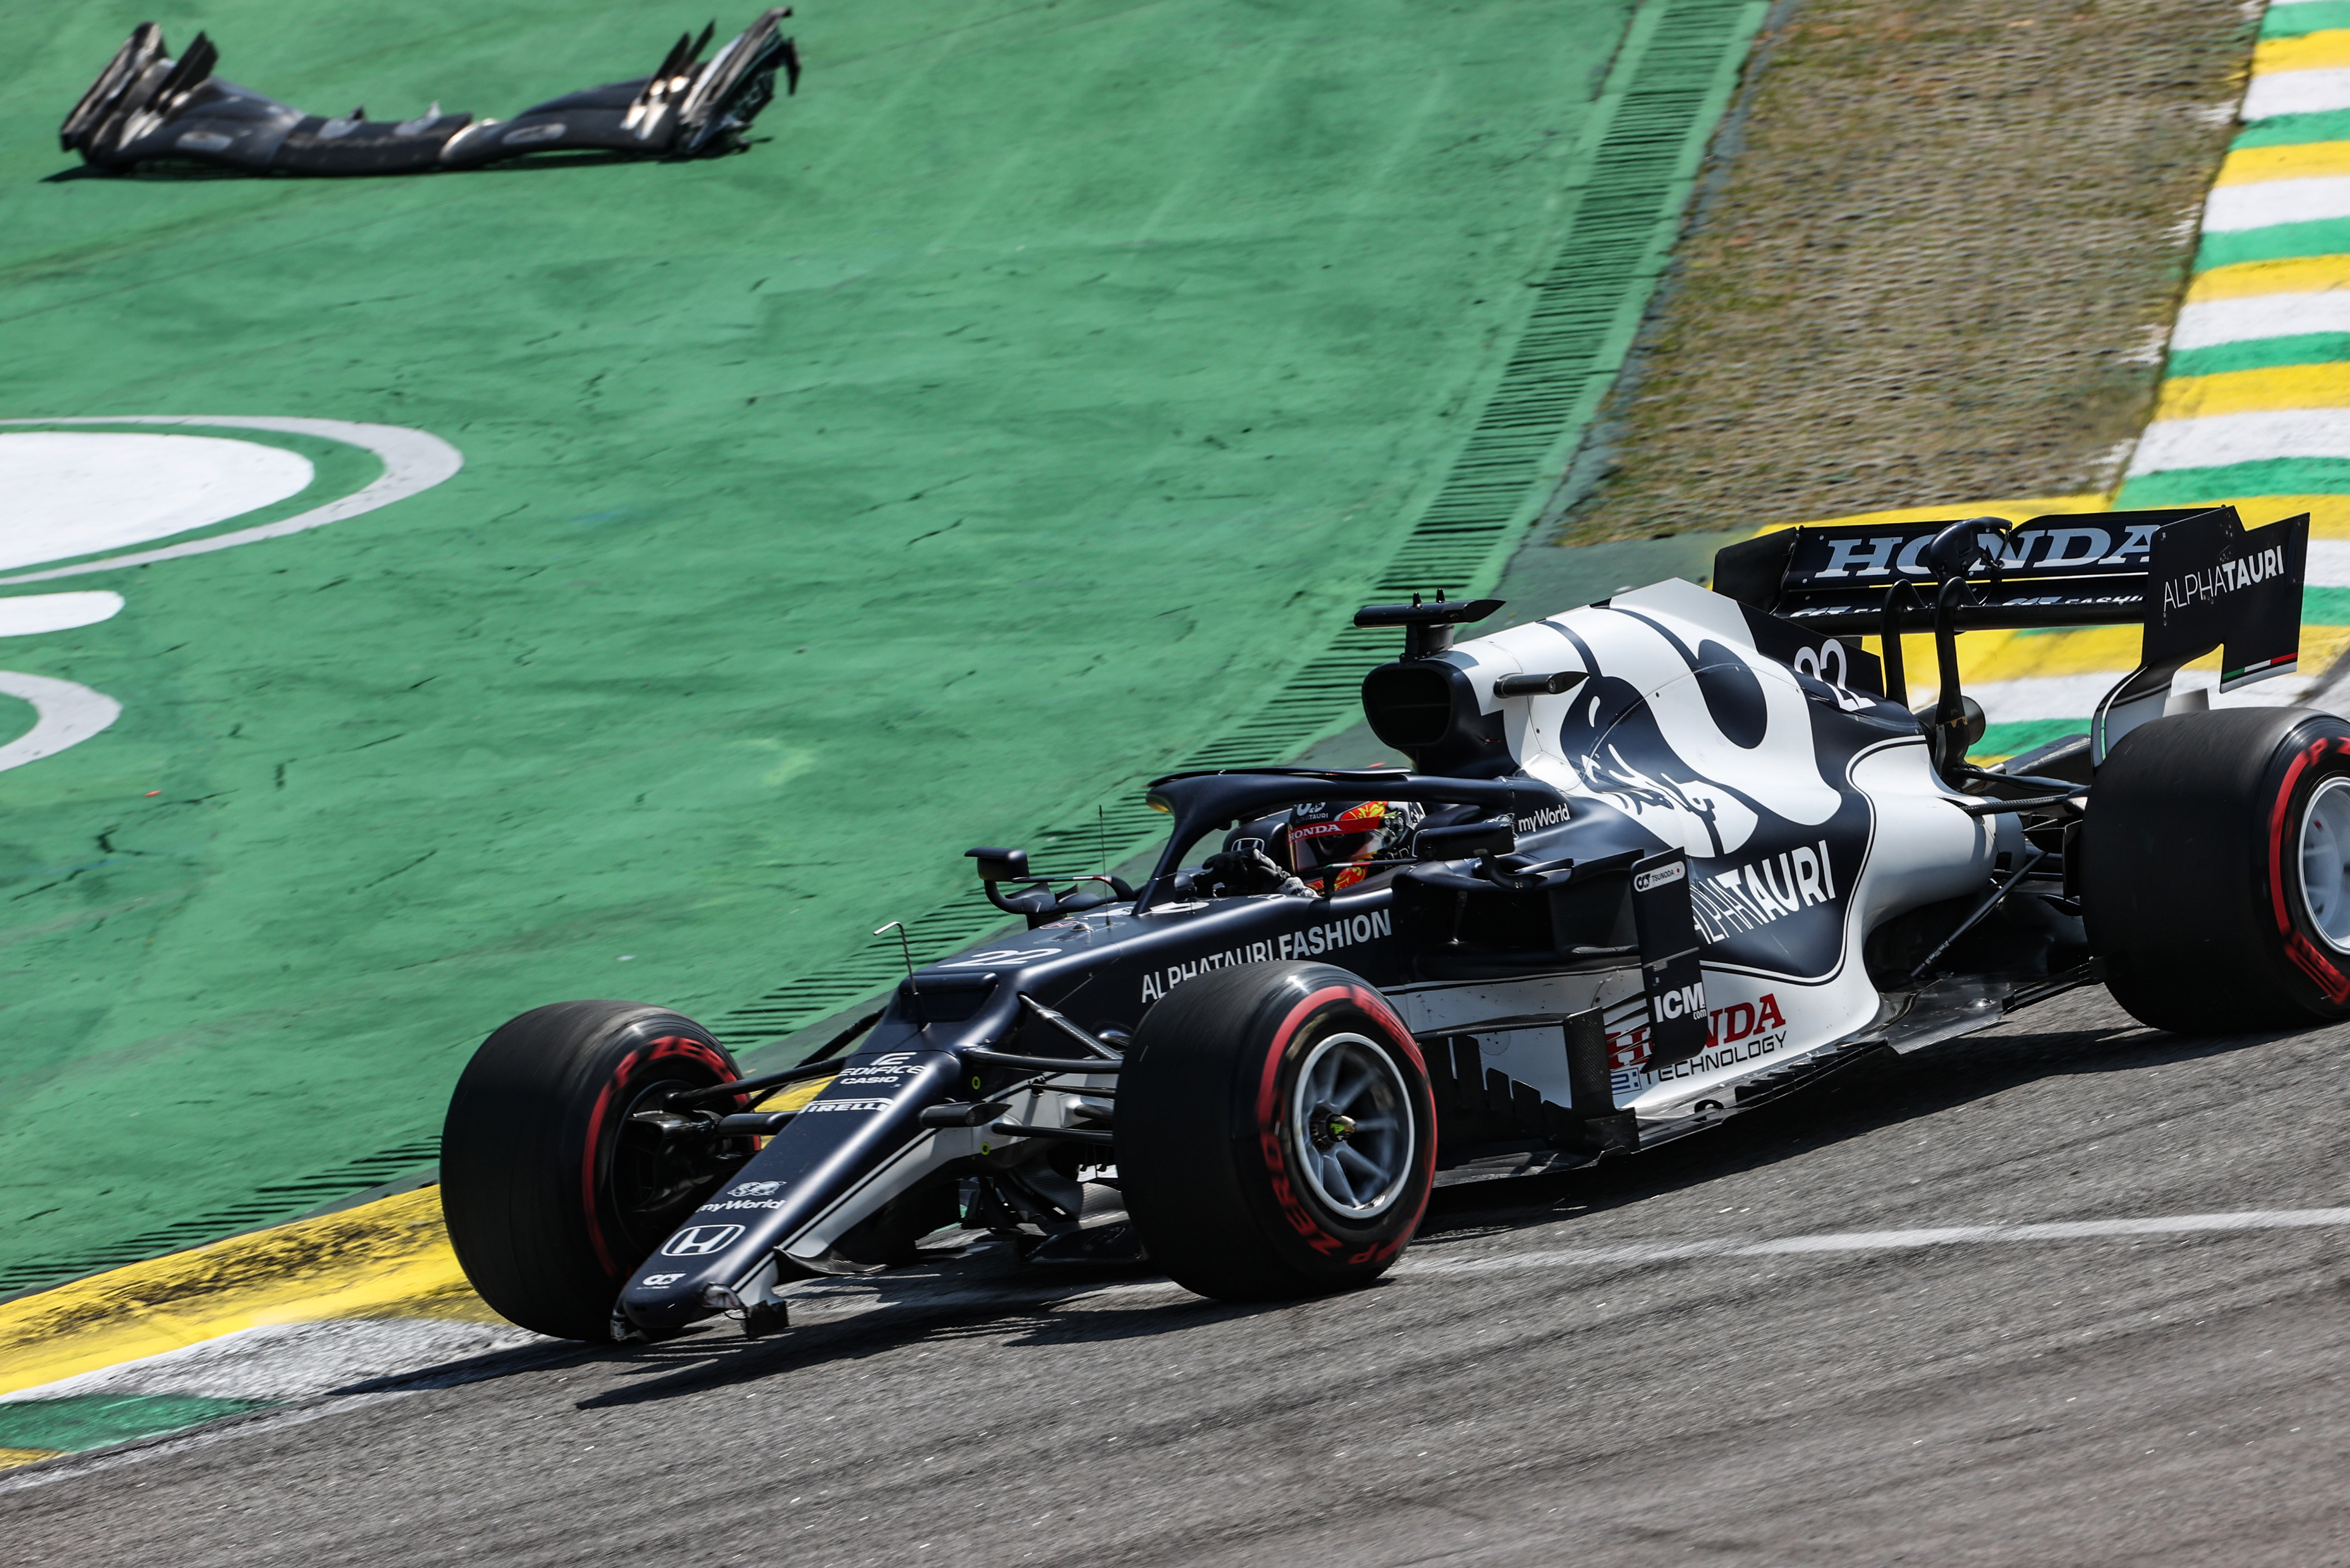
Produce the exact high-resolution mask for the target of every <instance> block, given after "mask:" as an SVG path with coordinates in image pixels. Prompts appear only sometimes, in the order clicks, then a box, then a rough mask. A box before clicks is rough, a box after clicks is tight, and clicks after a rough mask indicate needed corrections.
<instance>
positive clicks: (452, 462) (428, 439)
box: [0, 414, 465, 587]
mask: <svg viewBox="0 0 2350 1568" xmlns="http://www.w3.org/2000/svg"><path fill="white" fill-rule="evenodd" d="M130 424H139V425H181V426H197V427H210V428H213V429H219V430H252V431H282V432H284V433H285V434H287V435H309V436H319V437H323V438H324V439H326V440H328V441H345V442H348V443H349V444H350V445H352V446H357V447H360V448H363V449H365V450H366V451H369V452H373V453H375V455H376V456H377V457H379V458H380V459H381V460H382V462H383V472H382V474H381V475H380V477H379V478H378V479H377V480H376V482H375V483H372V484H369V485H368V486H367V487H366V488H364V489H361V490H358V491H354V492H353V493H350V494H348V495H344V496H338V497H337V498H336V499H335V500H332V501H329V502H328V503H327V504H325V505H323V506H314V507H312V508H311V509H310V510H309V511H307V512H303V513H298V514H296V515H294V516H292V517H287V518H283V519H281V520H280V521H278V522H276V523H265V524H260V525H259V526H256V527H252V528H239V529H237V530H235V531H234V532H233V533H228V534H215V535H213V536H212V537H210V538H208V539H194V540H191V541H190V542H188V543H187V544H184V545H166V546H165V547H163V548H161V549H157V550H142V551H140V552H138V553H137V554H134V555H128V556H108V557H107V558H106V559H104V560H102V561H85V562H83V563H81V564H80V565H79V566H57V567H53V568H51V569H50V570H48V571H46V572H26V573H22V574H20V575H18V576H13V577H0V587H5V586H6V585H8V584H11V583H38V582H46V581H47V580H48V579H50V578H52V577H70V576H79V575H81V574H82V573H85V572H109V571H113V570H114V569H115V568H117V567H120V566H148V565H151V564H152V563H154V562H156V561H175V560H178V559H180V558H181V557H182V556H203V555H209V554H210V553H211V552H213V551H214V550H226V549H230V548H233V547H234V546H235V545H250V544H252V543H254V542H255V541H256V540H260V539H281V538H284V537H285V536H286V535H288V534H300V533H304V532H306V531H307V530H309V529H312V528H323V527H325V526H326V525H327V524H329V523H339V522H341V521H342V520H343V519H345V518H347V517H356V516H359V514H361V513H364V512H372V511H374V510H376V509H377V508H378V507H380V506H389V505H390V504H392V503H393V502H395V501H399V500H402V499H404V498H406V497H408V496H411V495H414V494H415V493H418V492H419V491H423V490H430V489H432V487H433V486H434V485H436V484H439V483H441V482H442V481H443V480H445V479H447V478H449V477H450V476H451V475H452V474H454V473H455V472H457V471H458V470H459V469H462V468H463V467H464V466H465V457H464V454H463V452H459V451H458V450H457V449H456V448H455V447H453V446H451V445H450V444H449V443H448V442H447V441H442V439H441V438H440V437H439V436H436V435H432V434H429V433H427V432H426V431H414V430H409V429H406V428H405V427H403V426H400V425H371V424H359V423H355V422H353V421H349V420H310V419H277V418H259V417H255V416H248V415H244V414H118V415H114V416H112V417H104V416H98V415H90V416H76V417H74V418H71V419H55V420H0V425H130ZM248 444H250V443H248ZM288 455H293V454H288ZM297 461H301V462H304V464H305V466H306V467H307V460H306V459H297Z"/></svg>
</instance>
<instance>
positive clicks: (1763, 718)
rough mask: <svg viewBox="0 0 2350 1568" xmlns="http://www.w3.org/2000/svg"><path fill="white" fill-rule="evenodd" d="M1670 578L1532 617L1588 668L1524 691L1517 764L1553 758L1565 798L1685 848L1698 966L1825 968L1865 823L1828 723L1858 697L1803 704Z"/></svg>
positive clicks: (1848, 745)
mask: <svg viewBox="0 0 2350 1568" xmlns="http://www.w3.org/2000/svg"><path fill="white" fill-rule="evenodd" d="M1675 587H1680V585H1672V584H1668V585H1660V587H1659V588H1658V589H1648V590H1643V591H1642V592H1641V593H1640V594H1638V595H1629V594H1627V595H1625V596H1623V597H1620V598H1618V599H1617V600H1616V601H1615V602H1614V603H1613V604H1612V605H1609V606H1594V607H1591V608H1589V609H1585V610H1576V611H1573V612H1570V613H1569V614H1567V615H1564V616H1560V617H1557V618H1554V619H1551V620H1546V621H1544V622H1542V623H1541V624H1542V625H1543V626H1544V628H1548V629H1549V630H1550V631H1552V632H1554V633H1555V634H1556V635H1557V636H1558V637H1559V638H1561V639H1563V640H1564V641H1565V644H1566V645H1567V648H1568V649H1571V650H1572V656H1571V658H1570V659H1569V660H1568V662H1569V663H1571V664H1573V665H1575V666H1576V667H1579V668H1581V669H1583V670H1587V671H1588V672H1589V678H1588V679H1587V680H1584V681H1582V682H1581V683H1580V684H1578V685H1576V686H1575V688H1574V689H1573V690H1571V691H1568V692H1566V693H1565V695H1564V696H1562V697H1559V698H1555V699H1540V698H1538V699H1536V700H1535V701H1537V702H1539V703H1542V704H1544V707H1543V708H1542V709H1540V710H1537V717H1536V719H1535V722H1534V723H1533V724H1532V725H1531V726H1530V728H1529V732H1528V734H1527V751H1528V753H1529V755H1528V757H1527V759H1526V760H1527V762H1528V763H1530V765H1531V766H1532V768H1533V771H1534V772H1536V773H1538V774H1539V773H1543V772H1546V771H1548V772H1555V771H1556V770H1557V769H1559V768H1562V767H1563V768H1564V769H1565V771H1566V772H1567V773H1568V774H1572V775H1573V780H1574V784H1575V786H1577V788H1578V789H1579V792H1580V793H1584V794H1591V795H1596V796H1597V797H1598V798H1599V799H1601V800H1603V801H1606V802H1607V804H1608V805H1613V806H1615V807H1616V808H1617V810H1619V811H1622V812H1623V813H1624V814H1625V815H1627V816H1630V817H1631V818H1633V819H1634V820H1635V821H1637V822H1638V823H1639V825H1640V826H1642V827H1644V828H1646V829H1647V830H1648V832H1650V833H1652V834H1654V835H1655V836H1656V837H1657V839H1658V841H1659V843H1661V844H1664V845H1666V846H1678V847H1679V848H1681V849H1683V850H1685V851H1686V852H1687V853H1688V855H1689V857H1690V907H1691V912H1692V913H1693V914H1694V916H1695V917H1696V920H1697V925H1698V930H1699V934H1700V937H1701V938H1702V939H1703V940H1704V941H1705V943H1706V946H1707V949H1708V952H1707V959H1708V961H1710V962H1714V963H1733V964H1734V963H1742V962H1743V963H1752V964H1754V965H1757V966H1759V967H1762V968H1765V969H1768V970H1770V971H1773V972H1775V973H1782V974H1795V975H1804V976H1822V975H1825V974H1827V973H1829V972H1831V971H1834V970H1835V967H1836V966H1837V964H1838V963H1839V961H1841V958H1842V955H1843V946H1844V940H1843V939H1844V919H1843V896H1844V893H1845V890H1846V878H1847V877H1848V875H1849V873H1850V872H1851V871H1852V870H1853V869H1854V868H1856V867H1858V865H1859V863H1860V858H1861V854H1862V851H1863V849H1864V848H1865V846H1866V842H1867V834H1868V820H1869V818H1868V804H1867V802H1866V799H1865V798H1864V797H1863V796H1862V795H1861V794H1859V792H1858V791H1857V790H1853V789H1849V788H1844V787H1839V784H1837V783H1831V782H1830V780H1831V778H1832V777H1833V778H1835V779H1837V780H1839V781H1841V779H1842V775H1843V774H1844V771H1845V767H1846V762H1847V760H1848V759H1849V758H1850V756H1851V755H1852V753H1853V752H1854V750H1855V749H1856V744H1855V743H1856V741H1857V740H1858V739H1859V737H1858V736H1857V735H1856V734H1852V733H1846V732H1845V731H1846V729H1847V728H1848V727H1849V726H1850V725H1851V723H1852V720H1851V719H1850V717H1849V714H1850V712H1851V711H1852V710H1853V709H1855V708H1858V707H1866V706H1867V704H1866V702H1865V701H1862V700H1860V699H1858V698H1857V697H1853V698H1851V699H1850V700H1849V701H1847V700H1846V696H1847V695H1848V694H1844V693H1840V692H1839V691H1837V690H1836V689H1835V688H1832V687H1824V688H1823V689H1824V690H1826V691H1829V692H1830V697H1829V698H1828V699H1827V700H1821V701H1815V700H1814V695H1812V694H1809V693H1808V687H1807V683H1806V681H1804V680H1799V679H1798V678H1797V677H1796V676H1795V675H1794V673H1792V672H1791V671H1790V670H1788V669H1787V668H1786V667H1784V666H1783V665H1781V664H1779V663H1778V662H1777V661H1775V660H1773V659H1764V658H1763V657H1762V656H1761V655H1760V654H1759V653H1757V652H1756V651H1755V649H1754V648H1753V644H1752V636H1751V634H1749V633H1747V632H1746V631H1745V629H1744V628H1743V627H1742V626H1737V627H1732V626H1731V625H1730V624H1728V623H1727V621H1726V620H1725V618H1724V616H1723V614H1722V610H1721V607H1719V601H1716V600H1713V599H1712V596H1711V595H1707V594H1705V593H1704V592H1703V590H1701V589H1698V588H1694V587H1691V588H1689V589H1688V590H1687V596H1688V598H1689V601H1690V602H1687V603H1683V602H1673V601H1675V600H1677V599H1680V598H1682V597H1683V596H1680V595H1675V594H1673V593H1671V592H1670V591H1669V590H1671V589H1673V588H1675ZM1698 600H1703V601H1705V602H1703V603H1698V602H1696V601H1698ZM1644 601H1655V602H1654V603H1653V605H1652V606H1651V607H1653V608H1654V610H1655V611H1657V612H1658V613H1656V614H1650V613H1645V612H1644ZM1736 613H1737V612H1736V611H1735V610H1732V611H1731V617H1735V616H1736ZM1665 617H1669V618H1670V619H1671V620H1673V621H1690V620H1694V621H1697V622H1698V623H1699V624H1700V625H1703V626H1707V627H1709V628H1711V632H1712V635H1704V634H1700V635H1697V636H1695V637H1692V636H1690V634H1689V630H1688V629H1685V628H1682V627H1678V626H1675V625H1672V624H1669V621H1668V620H1667V619H1666V618H1665ZM1813 683H1817V682H1816V681H1814V682H1813ZM1551 703H1555V704H1556V706H1555V707H1551V706H1549V704H1551ZM1824 729H1825V730H1827V731H1829V732H1825V733H1824V732H1823V730H1824ZM1545 763H1548V764H1549V765H1548V767H1547V768H1546V767H1545V765H1544V764H1545Z"/></svg>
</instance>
